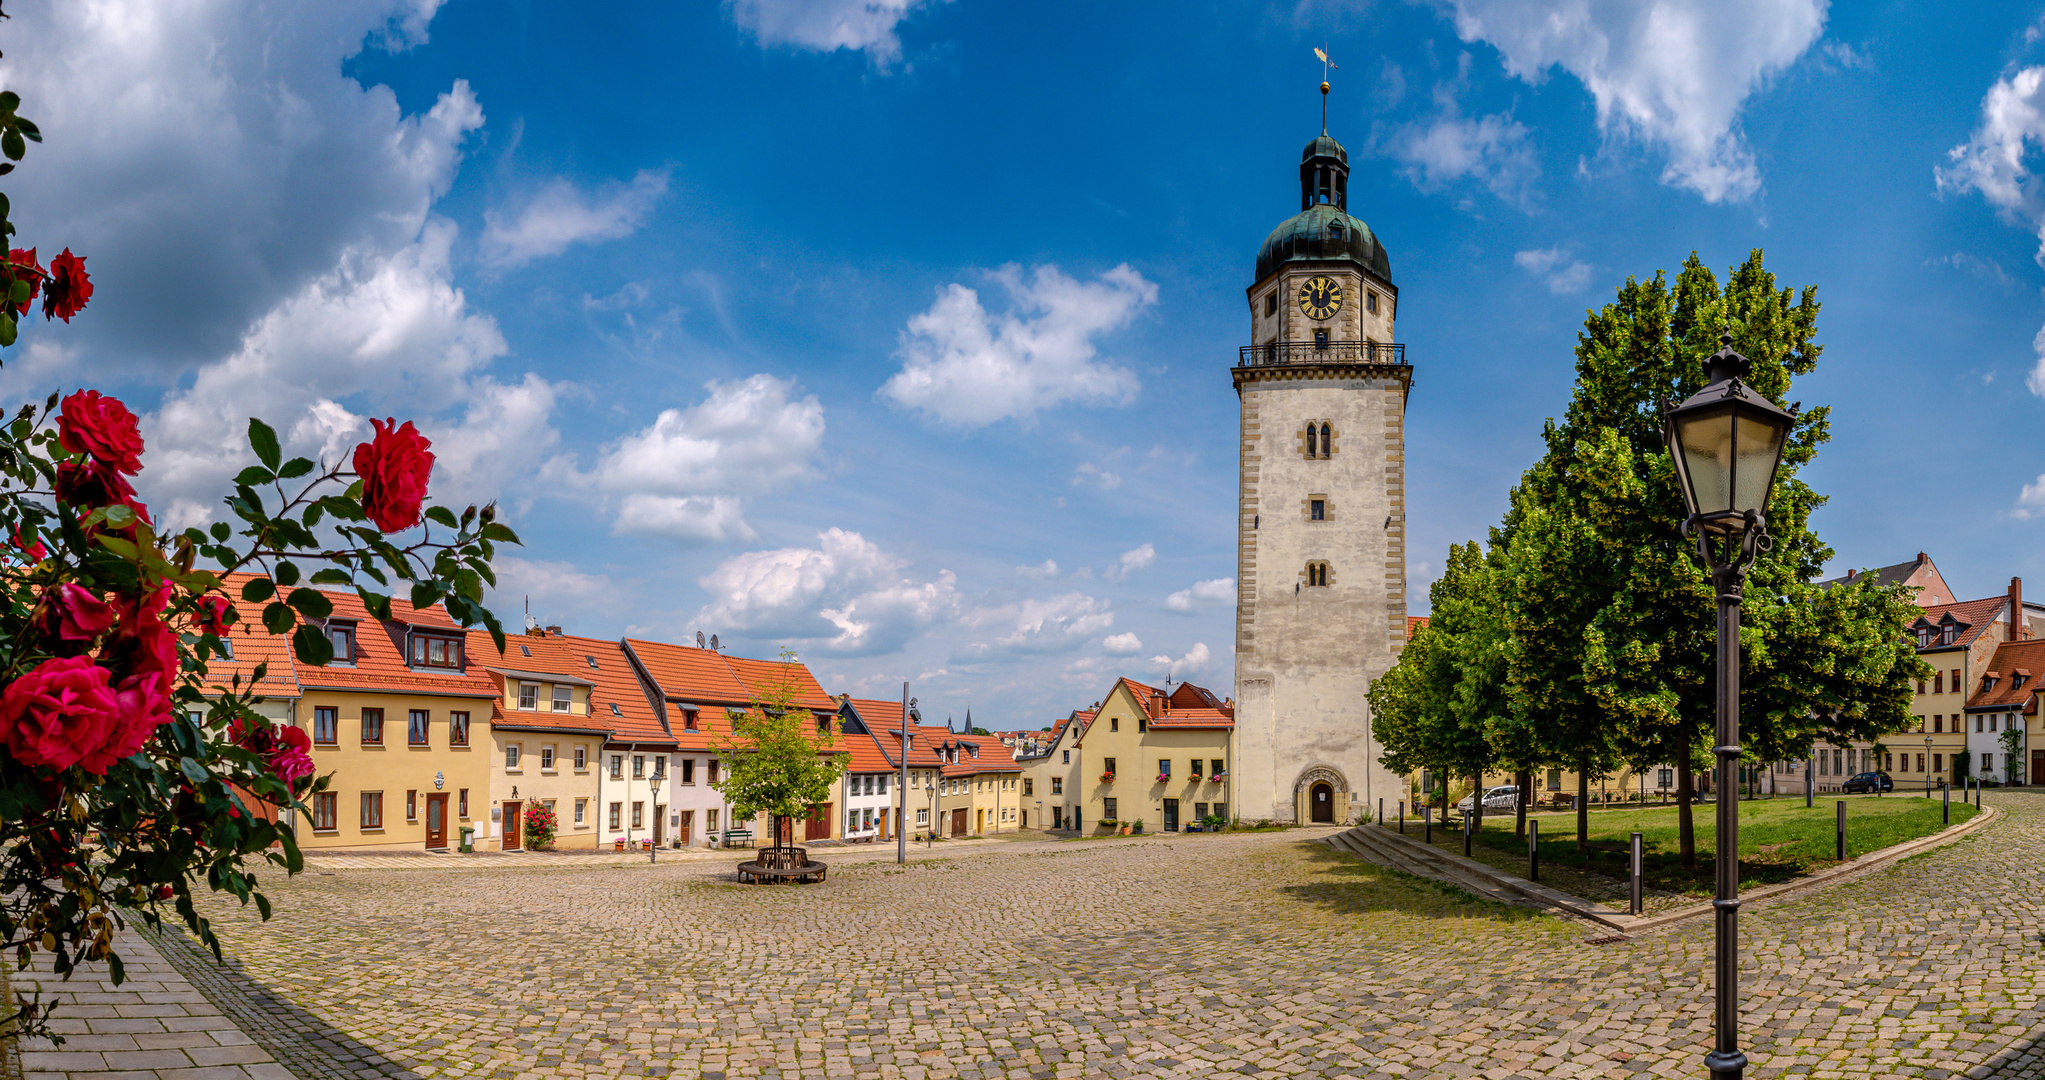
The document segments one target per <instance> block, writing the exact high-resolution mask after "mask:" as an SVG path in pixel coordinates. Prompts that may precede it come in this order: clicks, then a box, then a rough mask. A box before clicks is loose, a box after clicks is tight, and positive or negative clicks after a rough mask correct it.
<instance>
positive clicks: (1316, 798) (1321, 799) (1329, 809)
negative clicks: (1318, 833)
mask: <svg viewBox="0 0 2045 1080" xmlns="http://www.w3.org/2000/svg"><path fill="white" fill-rule="evenodd" d="M1311 798H1312V799H1313V803H1314V805H1313V813H1312V815H1311V816H1312V818H1313V820H1314V821H1316V822H1320V823H1323V824H1327V825H1333V824H1335V789H1334V788H1332V787H1329V786H1328V785H1327V784H1315V785H1314V789H1313V795H1312V796H1311Z"/></svg>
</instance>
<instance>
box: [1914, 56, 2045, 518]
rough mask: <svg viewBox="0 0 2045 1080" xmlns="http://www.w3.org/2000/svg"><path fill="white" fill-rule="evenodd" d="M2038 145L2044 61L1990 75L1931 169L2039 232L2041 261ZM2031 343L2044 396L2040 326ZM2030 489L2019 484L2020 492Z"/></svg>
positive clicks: (2036, 389)
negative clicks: (2033, 166)
mask: <svg viewBox="0 0 2045 1080" xmlns="http://www.w3.org/2000/svg"><path fill="white" fill-rule="evenodd" d="M2039 146H2045V67H2028V68H2024V69H2023V70H2021V71H2019V72H2017V73H2016V74H2014V75H2010V76H2008V77H2006V78H2002V79H1998V80H1996V83H1995V85H1994V86H1992V87H1990V88H1989V90H1988V94H1987V96H1986V97H1984V98H1983V99H1982V101H1981V124H1980V126H1979V127H1977V128H1975V129H1974V134H1973V136H1972V137H1971V138H1969V139H1968V140H1967V141H1966V142H1964V143H1962V144H1960V145H1959V146H1955V147H1953V148H1952V149H1951V150H1950V151H1948V152H1947V154H1946V159H1947V161H1948V163H1949V164H1948V165H1947V166H1944V167H1938V168H1934V169H1933V170H1932V174H1933V176H1934V177H1935V178H1936V179H1937V181H1938V189H1939V191H1940V192H1941V193H1944V192H1948V191H1951V192H1967V191H1976V192H1979V193H1980V194H1981V197H1982V198H1984V199H1987V200H1988V203H1989V205H1991V206H1993V207H1995V208H1996V210H1997V211H1998V212H2000V213H2001V214H2002V216H2003V217H2004V218H2005V219H2008V220H2011V221H2016V222H2021V223H2022V224H2023V225H2024V226H2025V227H2026V228H2028V229H2030V230H2031V231H2032V232H2033V233H2034V234H2036V235H2037V236H2038V238H2039V247H2038V254H2037V259H2038V261H2039V262H2040V263H2041V264H2045V192H2041V191H2040V189H2039V185H2038V182H2037V176H2036V175H2035V174H2034V173H2033V172H2032V171H2031V170H2030V168H2029V167H2028V166H2027V165H2026V164H2025V158H2026V157H2027V156H2028V155H2029V154H2030V153H2031V152H2032V151H2033V150H2034V149H2035V148H2036V147H2039ZM1955 258H1957V256H1956V257H1955ZM1954 265H1959V264H1958V263H1957V262H1956V263H1955V264H1954ZM1996 269H1997V270H1998V271H1999V270H2000V269H2001V267H1997V268H1996ZM2031 348H2032V350H2033V351H2034V352H2035V353H2037V356H2038V360H2037V363H2036V364H2035V365H2034V366H2033V367H2032V369H2031V374H2030V378H2029V379H2028V380H2027V384H2028V385H2029V386H2030V388H2031V392H2032V393H2034V394H2036V395H2038V396H2039V397H2045V328H2040V329H2039V331H2038V334H2037V336H2036V337H2035V338H2034V339H2033V340H2032V342H2031ZM2030 490H2031V489H2030V488H2028V487H2027V488H2025V492H2026V495H2028V494H2029V492H2030Z"/></svg>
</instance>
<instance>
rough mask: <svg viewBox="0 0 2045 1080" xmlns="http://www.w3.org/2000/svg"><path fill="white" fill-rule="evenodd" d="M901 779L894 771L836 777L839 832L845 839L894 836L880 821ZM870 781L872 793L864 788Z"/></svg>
mask: <svg viewBox="0 0 2045 1080" xmlns="http://www.w3.org/2000/svg"><path fill="white" fill-rule="evenodd" d="M859 737H860V738H865V737H866V736H859ZM900 779H901V777H900V776H899V775H897V774H894V773H884V772H883V773H851V772H848V773H846V774H845V775H844V776H843V777H841V778H840V779H839V781H838V816H839V818H840V820H839V822H838V828H839V835H840V836H842V837H843V838H844V839H846V840H873V841H878V840H880V839H882V838H883V837H884V836H893V835H894V832H893V830H892V828H891V827H885V826H883V824H882V822H883V821H884V819H886V817H887V816H888V811H889V810H890V809H892V808H893V806H894V804H895V795H896V792H895V788H896V787H897V786H898V781H899V780H900ZM869 782H870V783H871V784H872V785H873V793H872V794H868V793H867V790H866V789H867V785H868V783H869ZM869 819H871V820H869ZM855 821H857V822H858V824H857V825H855V824H854V822H855Z"/></svg>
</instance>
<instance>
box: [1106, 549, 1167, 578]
mask: <svg viewBox="0 0 2045 1080" xmlns="http://www.w3.org/2000/svg"><path fill="white" fill-rule="evenodd" d="M1156 561H1157V548H1155V547H1153V546H1151V545H1150V544H1144V545H1142V546H1140V547H1133V548H1130V549H1129V550H1128V551H1125V552H1123V553H1122V554H1121V555H1120V556H1119V557H1117V558H1116V559H1115V565H1113V566H1110V567H1108V570H1107V573H1105V574H1102V575H1101V576H1102V577H1104V578H1107V579H1108V580H1109V581H1127V580H1128V579H1129V575H1131V574H1133V573H1136V572H1137V571H1139V570H1147V569H1149V568H1150V564H1151V563H1154V562H1156Z"/></svg>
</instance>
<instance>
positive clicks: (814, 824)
mask: <svg viewBox="0 0 2045 1080" xmlns="http://www.w3.org/2000/svg"><path fill="white" fill-rule="evenodd" d="M802 838H803V839H804V840H829V839H830V838H831V804H830V803H818V804H816V805H814V806H811V807H810V808H809V817H808V818H806V819H804V821H803V823H802Z"/></svg>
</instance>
